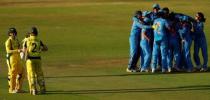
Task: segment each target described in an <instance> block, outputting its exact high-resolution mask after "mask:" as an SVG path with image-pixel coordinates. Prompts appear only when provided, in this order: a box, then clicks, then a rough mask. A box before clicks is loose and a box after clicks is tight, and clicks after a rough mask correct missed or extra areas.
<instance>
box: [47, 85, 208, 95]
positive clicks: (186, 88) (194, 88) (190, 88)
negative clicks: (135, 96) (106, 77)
mask: <svg viewBox="0 0 210 100" xmlns="http://www.w3.org/2000/svg"><path fill="white" fill-rule="evenodd" d="M198 90H202V91H204V90H207V91H210V85H199V86H182V87H171V88H142V89H106V90H72V91H64V90H55V91H47V94H49V95H50V94H105V93H141V92H142V93H143V92H174V91H198Z"/></svg>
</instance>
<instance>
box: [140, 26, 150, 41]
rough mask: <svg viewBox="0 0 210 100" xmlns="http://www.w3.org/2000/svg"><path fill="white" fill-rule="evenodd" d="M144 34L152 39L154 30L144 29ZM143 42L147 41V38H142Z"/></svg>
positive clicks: (142, 31)
mask: <svg viewBox="0 0 210 100" xmlns="http://www.w3.org/2000/svg"><path fill="white" fill-rule="evenodd" d="M143 33H145V35H146V36H147V37H149V38H150V39H151V37H152V29H146V28H143V29H142V30H141V34H143ZM141 40H142V41H145V40H147V39H146V38H145V37H143V36H141Z"/></svg>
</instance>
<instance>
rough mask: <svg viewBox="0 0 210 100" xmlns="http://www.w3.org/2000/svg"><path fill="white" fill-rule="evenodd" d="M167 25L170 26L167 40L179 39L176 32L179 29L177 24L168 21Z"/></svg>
mask: <svg viewBox="0 0 210 100" xmlns="http://www.w3.org/2000/svg"><path fill="white" fill-rule="evenodd" d="M169 25H170V28H171V30H170V31H169V34H168V37H169V40H171V39H173V40H175V39H176V40H177V39H180V36H179V32H178V30H179V28H180V24H179V23H177V22H171V21H169Z"/></svg>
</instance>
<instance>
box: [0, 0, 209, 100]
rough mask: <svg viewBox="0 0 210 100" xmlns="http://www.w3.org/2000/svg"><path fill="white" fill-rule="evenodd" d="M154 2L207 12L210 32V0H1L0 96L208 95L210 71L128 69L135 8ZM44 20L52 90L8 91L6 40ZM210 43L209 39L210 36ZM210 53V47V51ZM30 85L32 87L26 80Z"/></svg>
mask: <svg viewBox="0 0 210 100" xmlns="http://www.w3.org/2000/svg"><path fill="white" fill-rule="evenodd" d="M153 3H159V4H160V5H161V7H164V6H167V7H169V8H170V9H171V10H173V11H177V12H183V13H186V14H188V15H191V16H193V15H194V14H195V13H196V12H197V11H202V12H204V14H205V16H206V18H207V22H206V24H205V32H206V37H207V41H208V37H209V34H208V33H209V32H210V30H209V27H210V25H209V20H208V18H209V16H210V13H209V10H210V7H209V6H208V5H209V4H210V2H209V1H208V0H203V1H202V2H200V1H198V0H193V1H190V2H189V1H188V0H180V1H173V0H171V1H166V0H159V1H152V0H149V1H146V0H140V1H139V0H79V1H77V0H51V1H50V0H28V1H27V2H26V0H15V1H14V0H2V1H0V5H1V6H0V40H1V41H0V43H1V44H2V45H0V47H1V48H2V49H1V51H0V54H1V58H2V59H1V63H0V65H1V68H0V83H1V85H0V100H14V99H16V100H20V99H24V100H28V99H31V100H37V99H39V100H48V99H52V100H58V99H63V100H69V99H72V100H116V99H121V100H130V99H132V100H139V99H147V100H152V99H155V100H169V99H170V100H177V99H189V100H198V99H200V100H208V99H210V96H209V95H208V93H209V92H210V84H209V78H210V73H209V72H207V73H174V74H159V73H158V74H146V73H135V74H129V73H126V72H125V69H126V67H127V62H128V52H129V44H128V37H129V34H130V28H131V24H132V20H131V17H132V15H133V12H134V11H135V10H138V9H142V10H151V6H152V4H153ZM34 25H35V26H38V28H39V29H40V38H41V39H42V40H43V41H44V42H45V43H46V44H47V45H48V47H49V51H48V52H46V53H43V69H44V72H45V76H46V83H47V90H48V92H47V94H46V95H38V96H31V95H29V93H24V94H8V93H7V89H8V86H7V78H6V77H7V67H6V64H5V63H6V61H5V59H4V58H5V51H4V45H3V44H4V41H5V40H6V38H7V35H6V33H7V29H8V28H9V27H13V26H15V27H16V28H17V30H18V36H19V39H23V37H24V34H25V33H26V32H27V31H28V30H29V29H30V27H31V26H34ZM208 44H209V41H208ZM208 55H209V53H208ZM23 88H24V90H28V84H27V80H25V83H24V86H23Z"/></svg>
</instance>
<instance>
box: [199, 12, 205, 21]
mask: <svg viewBox="0 0 210 100" xmlns="http://www.w3.org/2000/svg"><path fill="white" fill-rule="evenodd" d="M197 14H198V16H199V17H200V18H201V19H200V21H201V22H206V18H205V17H204V14H203V13H202V12H198V13H197Z"/></svg>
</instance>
